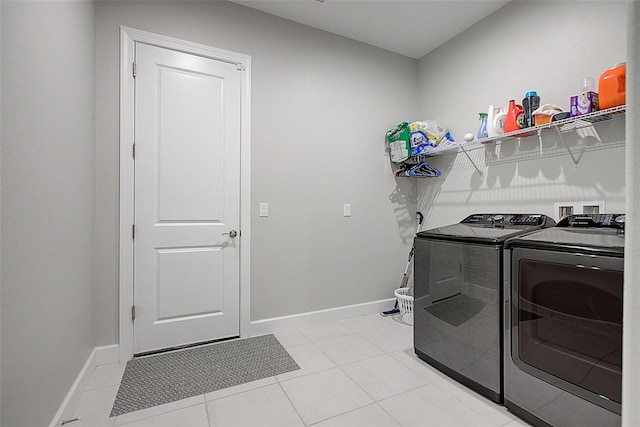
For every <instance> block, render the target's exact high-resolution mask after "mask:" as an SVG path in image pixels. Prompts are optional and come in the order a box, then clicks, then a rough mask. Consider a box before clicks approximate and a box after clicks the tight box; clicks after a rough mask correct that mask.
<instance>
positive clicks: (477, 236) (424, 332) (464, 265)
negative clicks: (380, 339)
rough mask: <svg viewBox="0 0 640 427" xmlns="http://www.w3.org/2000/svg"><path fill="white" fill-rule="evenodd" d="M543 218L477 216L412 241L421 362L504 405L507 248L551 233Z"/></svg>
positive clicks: (416, 334) (417, 345) (416, 338)
mask: <svg viewBox="0 0 640 427" xmlns="http://www.w3.org/2000/svg"><path fill="white" fill-rule="evenodd" d="M553 225H555V221H554V220H553V219H551V218H549V217H547V216H545V215H539V214H475V215H471V216H469V217H467V218H465V219H464V220H462V221H461V222H460V223H458V224H453V225H448V226H445V227H440V228H434V229H431V230H426V231H422V232H419V233H418V234H417V235H416V238H415V242H414V244H415V263H414V310H413V313H414V347H415V352H416V354H417V355H418V356H419V357H420V358H421V359H422V360H424V361H426V362H427V363H429V364H430V365H432V366H434V367H435V368H437V369H439V370H440V371H442V372H444V373H445V374H447V375H449V376H450V377H452V378H453V379H455V380H457V381H459V382H461V383H462V384H464V385H466V386H467V387H469V388H471V389H473V390H475V391H477V392H479V393H481V394H483V395H484V396H486V397H488V398H490V399H491V400H493V401H495V402H498V403H501V402H502V400H503V393H502V324H503V322H502V319H503V317H502V313H503V311H502V300H503V298H502V288H503V280H504V279H503V272H502V268H503V251H502V249H503V244H504V242H505V240H507V239H508V238H510V237H514V236H518V235H521V234H524V233H530V232H532V231H535V230H539V229H540V228H543V227H551V226H553Z"/></svg>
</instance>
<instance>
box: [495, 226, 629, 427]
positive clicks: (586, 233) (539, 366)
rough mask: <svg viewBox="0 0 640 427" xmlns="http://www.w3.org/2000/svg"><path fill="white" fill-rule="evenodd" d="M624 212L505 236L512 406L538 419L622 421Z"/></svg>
mask: <svg viewBox="0 0 640 427" xmlns="http://www.w3.org/2000/svg"><path fill="white" fill-rule="evenodd" d="M623 265H624V215H619V214H599V215H598V214H595V215H572V216H569V217H566V218H564V219H562V220H561V221H559V222H558V225H557V226H556V227H554V228H549V229H546V230H540V231H537V232H534V233H531V234H527V235H526V236H520V237H516V238H514V239H510V240H508V241H507V242H506V244H505V267H504V269H505V279H506V280H505V289H504V298H505V300H504V304H505V333H504V339H505V343H504V352H505V354H504V399H505V406H506V407H507V408H508V409H509V410H510V411H512V412H514V413H515V414H517V415H519V416H520V417H521V418H523V419H525V420H526V421H528V422H529V423H530V424H533V425H536V426H549V425H551V426H594V427H595V426H597V427H607V426H619V425H620V410H621V406H620V403H621V394H622V293H623Z"/></svg>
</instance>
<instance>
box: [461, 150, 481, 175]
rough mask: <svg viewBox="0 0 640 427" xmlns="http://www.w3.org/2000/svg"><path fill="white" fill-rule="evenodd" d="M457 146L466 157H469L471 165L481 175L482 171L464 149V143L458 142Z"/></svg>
mask: <svg viewBox="0 0 640 427" xmlns="http://www.w3.org/2000/svg"><path fill="white" fill-rule="evenodd" d="M459 147H460V149H461V150H462V152H463V153H464V155H465V156H467V159H469V161H470V162H471V164H472V165H473V167H474V168H476V170H477V171H478V174H480V176H482V171H481V170H480V169H478V166H477V165H476V162H474V161H473V159H472V158H471V156H470V155H469V153H467V150H465V149H464V145H463V144H460V145H459Z"/></svg>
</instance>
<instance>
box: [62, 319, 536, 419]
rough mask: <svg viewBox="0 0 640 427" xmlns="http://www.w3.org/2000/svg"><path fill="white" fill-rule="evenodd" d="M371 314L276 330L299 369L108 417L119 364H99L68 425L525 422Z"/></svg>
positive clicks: (404, 330)
mask: <svg viewBox="0 0 640 427" xmlns="http://www.w3.org/2000/svg"><path fill="white" fill-rule="evenodd" d="M411 328H412V327H411V326H409V325H406V324H404V323H402V322H401V321H400V319H399V317H386V318H384V317H381V316H380V315H377V314H374V315H370V316H363V317H357V318H353V319H348V320H343V321H339V322H332V323H327V324H322V325H317V326H313V327H308V328H304V329H297V330H291V331H287V332H281V333H277V334H275V335H276V337H277V338H278V340H279V341H280V343H282V345H283V346H284V347H285V348H286V349H287V351H288V352H289V354H291V356H292V357H293V358H294V359H295V360H296V362H297V363H298V365H300V368H301V369H300V370H298V371H293V372H288V373H286V374H282V375H278V376H275V377H270V378H265V379H263V380H260V381H255V382H252V383H249V384H242V385H239V386H236V387H231V388H228V389H224V390H218V391H215V392H212V393H207V394H205V395H199V396H194V397H192V398H189V399H184V400H180V401H177V402H173V403H169V404H166V405H161V406H156V407H153V408H149V409H145V410H142V411H137V412H132V413H129V414H124V415H121V416H118V417H114V418H109V413H110V411H111V407H112V405H113V401H114V399H115V396H116V393H117V391H118V385H119V384H120V380H121V378H122V374H123V372H124V364H118V363H116V364H110V365H102V366H98V367H97V368H96V369H95V371H94V372H93V374H92V377H91V379H90V381H89V384H88V386H87V388H86V390H85V392H84V393H83V395H82V398H81V400H80V403H79V405H78V408H77V411H76V416H77V417H79V418H80V420H79V421H76V422H73V423H71V424H68V426H69V427H86V426H92V427H100V426H109V427H113V426H121V425H122V426H128V427H143V426H149V427H163V426H167V427H174V426H180V427H227V426H251V427H259V426H277V427H283V426H311V425H313V426H318V427H329V426H334V427H340V426H342V427H351V426H363V427H365V426H366V427H369V426H406V427H408V426H419V427H427V426H438V427H443V426H456V427H458V426H488V427H494V426H508V427H517V426H527V425H528V424H526V423H524V422H523V421H521V420H519V419H518V418H516V417H515V416H514V415H513V414H511V413H509V412H508V411H507V410H506V409H505V408H504V407H502V406H499V405H496V404H494V403H493V402H491V401H489V400H487V399H485V398H483V397H482V396H480V395H478V394H476V393H474V392H473V391H471V390H468V389H467V388H465V387H464V386H462V385H460V384H458V383H457V382H455V381H453V380H451V379H449V378H448V377H447V376H445V375H443V374H441V373H440V372H438V371H437V370H435V369H434V368H432V367H431V366H429V365H427V364H426V363H424V362H422V361H421V360H419V359H418V358H417V357H416V355H415V354H414V351H413V335H412V329H411Z"/></svg>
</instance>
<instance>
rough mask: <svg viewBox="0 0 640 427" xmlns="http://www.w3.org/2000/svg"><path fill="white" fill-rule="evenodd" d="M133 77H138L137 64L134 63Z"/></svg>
mask: <svg viewBox="0 0 640 427" xmlns="http://www.w3.org/2000/svg"><path fill="white" fill-rule="evenodd" d="M133 77H134V78H135V77H136V63H135V62H134V63H133Z"/></svg>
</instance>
